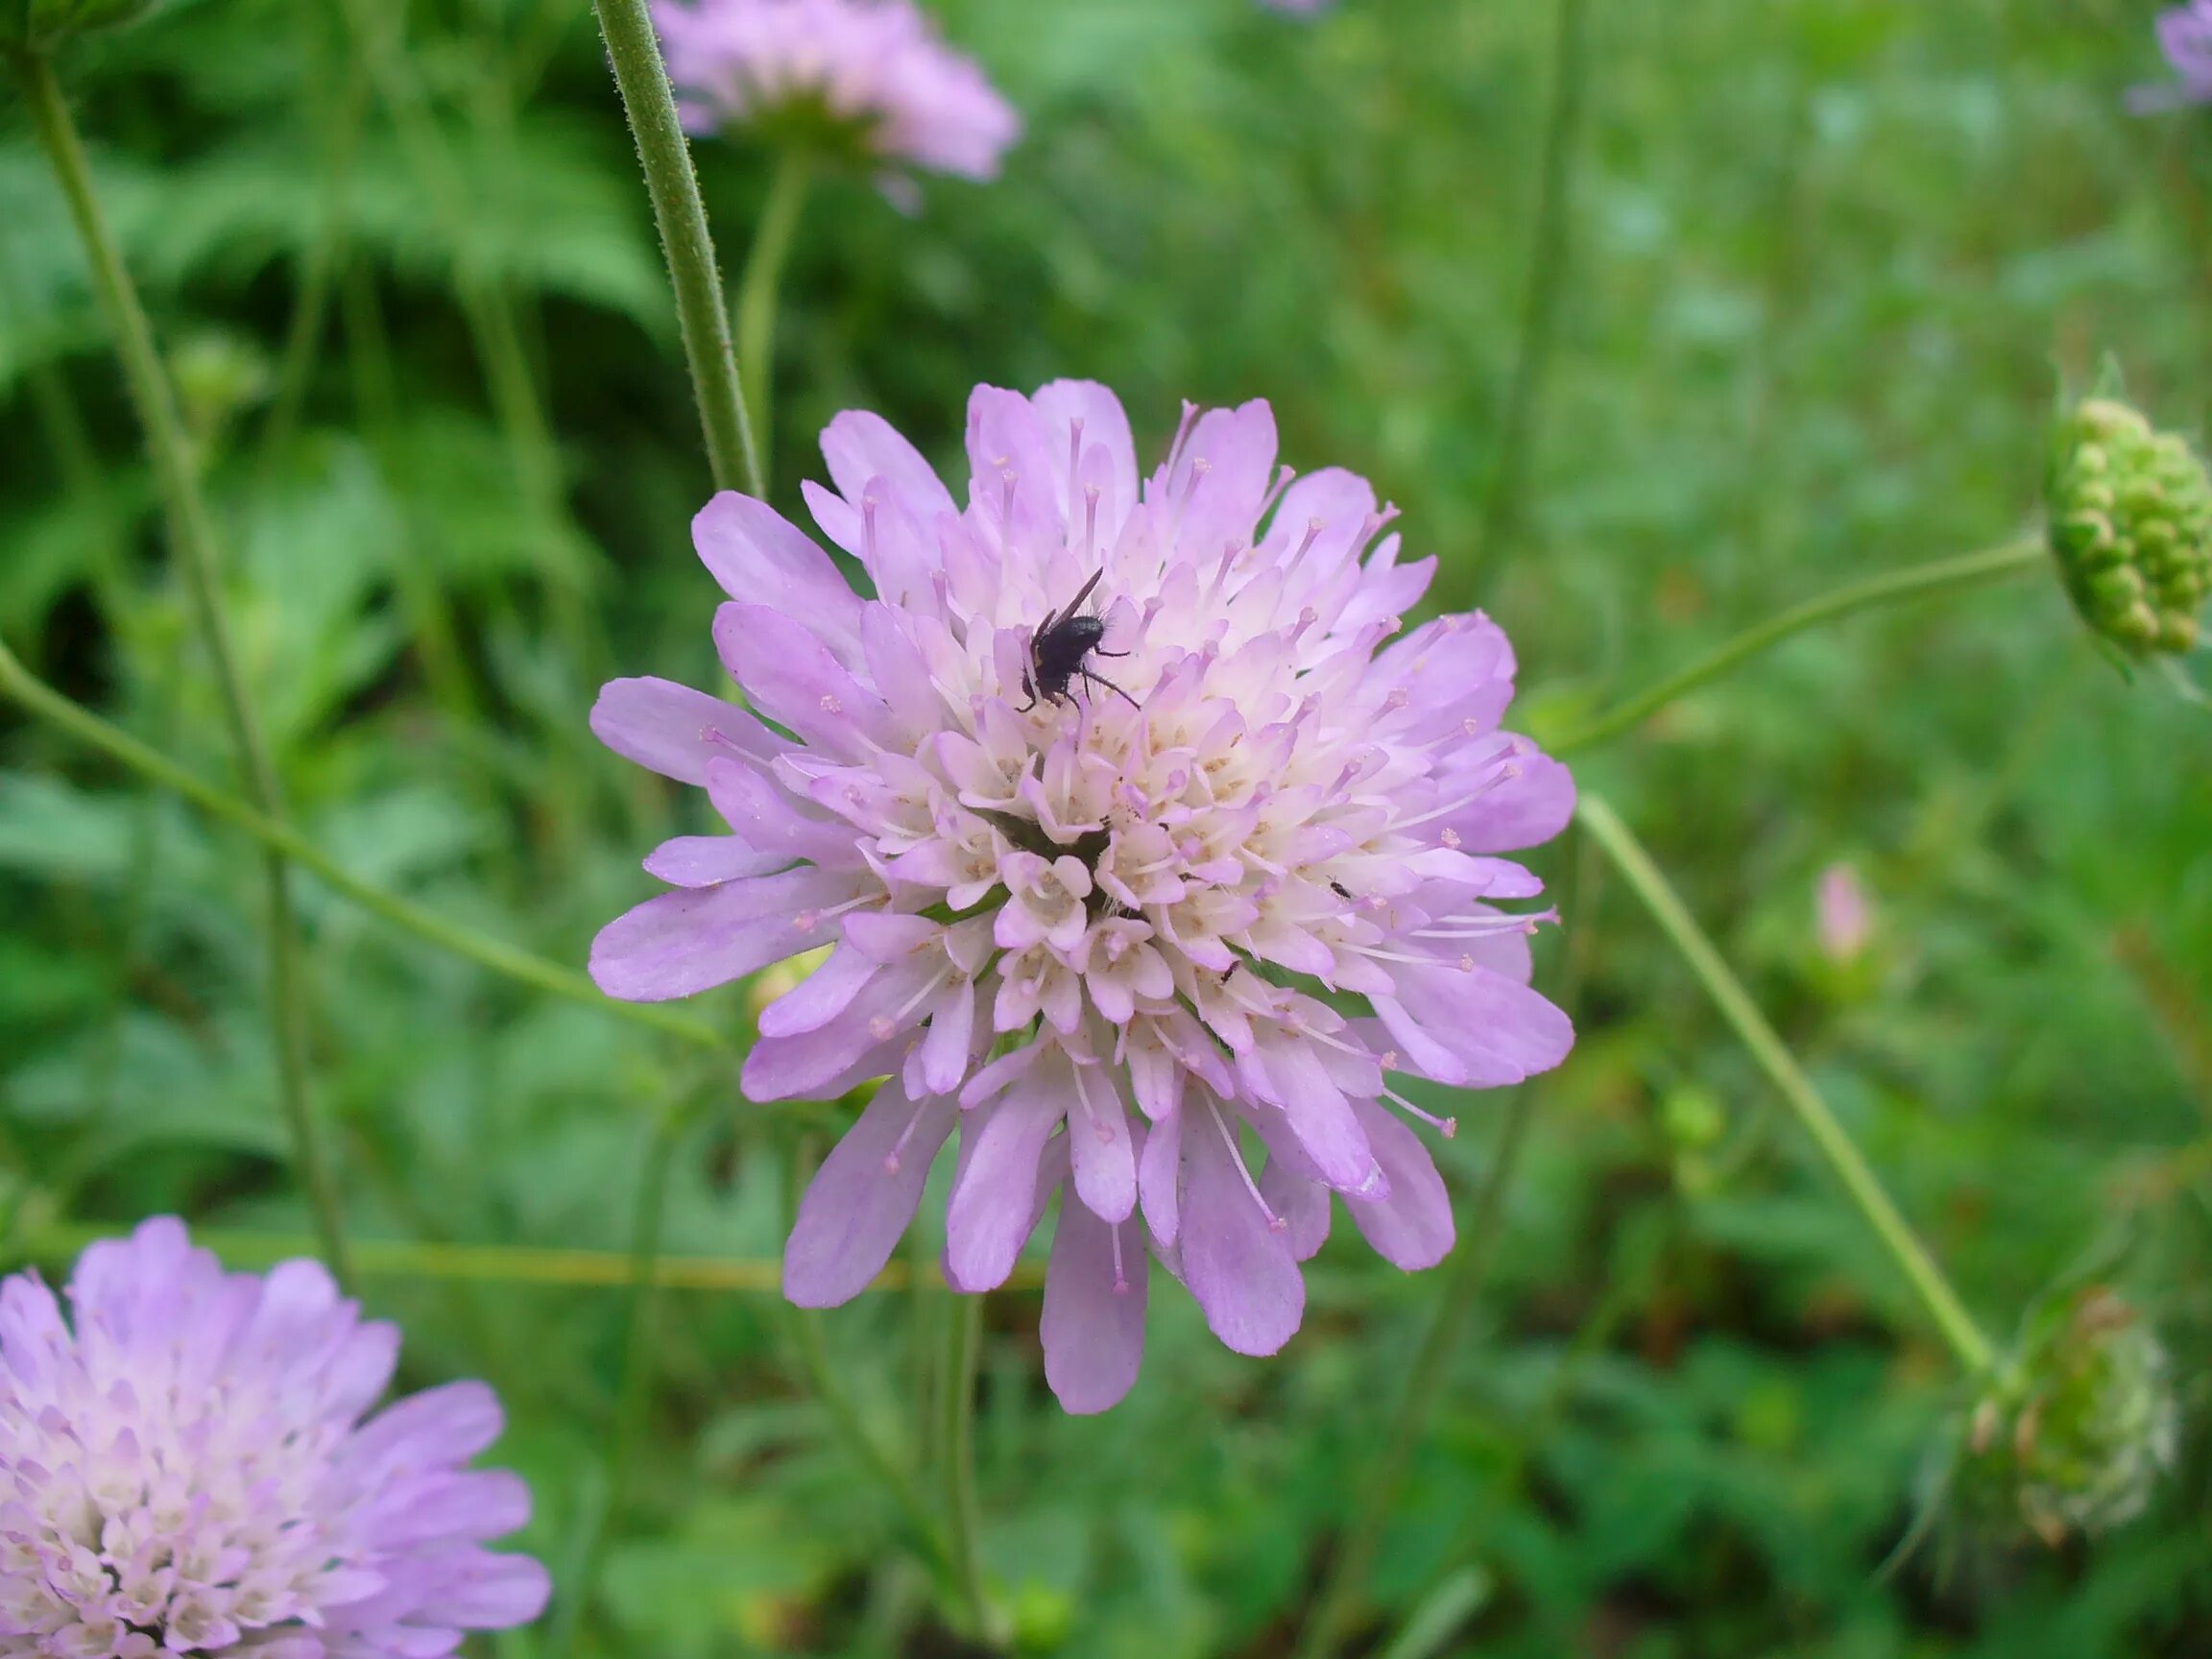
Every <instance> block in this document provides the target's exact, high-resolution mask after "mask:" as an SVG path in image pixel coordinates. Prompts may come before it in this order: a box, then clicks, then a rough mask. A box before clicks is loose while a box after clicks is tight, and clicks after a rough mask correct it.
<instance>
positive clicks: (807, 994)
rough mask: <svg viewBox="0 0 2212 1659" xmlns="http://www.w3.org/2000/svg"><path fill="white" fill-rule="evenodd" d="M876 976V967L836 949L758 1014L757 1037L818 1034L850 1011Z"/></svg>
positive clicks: (853, 953) (878, 966)
mask: <svg viewBox="0 0 2212 1659" xmlns="http://www.w3.org/2000/svg"><path fill="white" fill-rule="evenodd" d="M880 972H882V965H881V964H880V963H878V962H875V961H873V960H871V959H870V958H868V957H867V956H864V955H862V954H861V953H860V952H859V951H857V950H854V949H853V947H852V946H850V945H847V944H840V945H838V947H837V948H836V949H835V950H832V951H830V952H829V960H828V961H826V962H824V963H823V964H822V965H821V966H820V967H819V968H817V969H815V970H814V972H813V973H811V974H807V975H806V977H805V978H804V979H802V980H800V981H799V983H798V984H796V985H794V986H792V987H791V989H790V990H788V991H786V992H784V993H783V995H782V996H781V997H779V998H776V1000H775V1001H773V1002H771V1003H769V1004H768V1006H767V1007H765V1008H763V1009H761V1010H760V1019H759V1031H760V1035H761V1036H763V1037H796V1036H797V1035H798V1034H799V1033H800V1032H802V1031H819V1030H821V1029H822V1027H823V1026H825V1025H827V1024H829V1022H830V1021H832V1020H834V1019H836V1018H837V1016H838V1015H840V1014H842V1013H844V1012H845V1010H846V1009H848V1008H850V1007H851V1006H852V1005H853V999H854V998H855V997H858V996H859V995H860V993H861V992H862V991H863V990H865V989H866V988H867V985H868V981H869V980H871V979H873V978H875V977H876V975H877V974H879V973H880Z"/></svg>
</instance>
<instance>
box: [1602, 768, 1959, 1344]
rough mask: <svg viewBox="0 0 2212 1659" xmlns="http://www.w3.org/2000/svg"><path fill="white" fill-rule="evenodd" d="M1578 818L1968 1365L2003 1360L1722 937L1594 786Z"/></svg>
mask: <svg viewBox="0 0 2212 1659" xmlns="http://www.w3.org/2000/svg"><path fill="white" fill-rule="evenodd" d="M1575 819H1576V821H1577V822H1578V823H1580V824H1581V826H1582V828H1583V829H1586V830H1588V831H1589V833H1590V835H1591V837H1592V838H1593V839H1594V840H1596V841H1597V843H1598V845H1599V848H1600V849H1602V850H1603V852H1604V854H1605V855H1606V856H1607V857H1608V858H1609V859H1610V860H1611V861H1612V863H1613V867H1614V868H1615V869H1616V870H1618V871H1619V872H1620V873H1621V876H1622V878H1623V880H1625V881H1626V882H1627V883H1628V885H1629V887H1630V888H1631V889H1633V890H1634V892H1635V894H1636V897H1637V898H1639V899H1640V900H1642V901H1643V902H1644V906H1645V908H1646V909H1647V910H1649V911H1650V912H1651V916H1652V919H1653V920H1654V921H1656V922H1657V923H1658V924H1659V926H1660V929H1661V930H1662V931H1663V932H1665V933H1666V935H1667V937H1668V939H1669V940H1670V941H1671V943H1672V944H1673V946H1674V948H1675V949H1676V950H1679V951H1680V952H1681V953H1682V957H1683V960H1685V961H1686V962H1688V963H1689V964H1690V970H1691V972H1692V973H1694V974H1696V976H1697V978H1698V981H1699V982H1700V983H1701V984H1703V985H1704V987H1705V990H1706V994H1707V995H1708V996H1710V997H1711V998H1713V1001H1714V1005H1715V1006H1716V1007H1718V1008H1719V1010H1720V1017H1721V1018H1722V1019H1723V1020H1725V1021H1726V1022H1728V1024H1729V1027H1730V1028H1731V1029H1732V1030H1734V1031H1735V1033H1736V1035H1737V1037H1738V1038H1739V1039H1740V1040H1741V1041H1742V1043H1743V1046H1744V1047H1746V1048H1747V1049H1749V1050H1750V1051H1751V1058H1752V1059H1753V1060H1754V1061H1756V1062H1757V1063H1758V1066H1759V1069H1760V1070H1762V1071H1764V1072H1766V1073H1767V1079H1768V1081H1770V1082H1771V1083H1772V1084H1773V1085H1774V1087H1775V1089H1776V1090H1777V1091H1778V1092H1779V1093H1780V1094H1781V1096H1782V1098H1783V1101H1784V1102H1785V1103H1786V1104H1787V1105H1788V1106H1789V1108H1790V1110H1791V1112H1792V1113H1794V1114H1795V1115H1796V1118H1797V1120H1798V1122H1800V1123H1802V1124H1803V1125H1804V1126H1805V1131H1806V1133H1807V1134H1809V1135H1810V1136H1812V1138H1813V1143H1814V1145H1815V1146H1816V1147H1817V1148H1818V1149H1819V1152H1820V1155H1821V1157H1822V1158H1824V1159H1825V1160H1827V1163H1828V1167H1829V1168H1830V1169H1831V1170H1833V1171H1834V1172H1835V1175H1836V1179H1837V1180H1838V1181H1839V1182H1840V1183H1841V1184H1842V1187H1843V1190H1844V1192H1845V1193H1846V1194H1847V1195H1848V1196H1849V1197H1850V1199H1851V1202H1852V1203H1853V1204H1854V1205H1855V1206H1857V1208H1858V1211H1859V1214H1861V1215H1862V1216H1863V1218H1864V1219H1865V1222H1866V1224H1867V1226H1868V1227H1870V1228H1872V1229H1873V1231H1874V1236H1875V1237H1876V1238H1879V1239H1880V1240H1881V1241H1882V1246H1883V1248H1884V1249H1886V1250H1887V1251H1888V1252H1889V1255H1890V1257H1891V1259H1892V1260H1894V1261H1895V1262H1896V1263H1897V1266H1898V1269H1899V1271H1900V1272H1902V1273H1903V1274H1904V1276H1905V1279H1906V1282H1907V1283H1908V1284H1910V1285H1911V1286H1912V1291H1913V1294H1915V1295H1916V1296H1918V1297H1919V1299H1920V1301H1921V1303H1922V1305H1923V1306H1924V1307H1925V1308H1926V1309H1927V1310H1928V1315H1929V1317H1930V1318H1931V1319H1932V1320H1933V1321H1934V1322H1935V1325H1936V1330H1937V1331H1938V1332H1940V1333H1941V1334H1942V1337H1943V1340H1944V1341H1945V1342H1946V1343H1948V1344H1949V1345H1950V1348H1951V1352H1952V1353H1953V1355H1954V1356H1956V1357H1957V1358H1958V1360H1959V1364H1960V1368H1961V1369H1963V1370H1964V1371H1965V1372H1966V1373H1967V1375H1968V1376H1970V1377H1975V1376H1980V1375H1982V1374H1983V1373H1984V1372H1986V1371H1988V1370H1989V1369H1990V1368H1991V1366H1992V1365H1993V1364H1994V1363H1995V1358H1996V1356H1995V1351H1994V1350H1993V1349H1992V1348H1991V1347H1990V1344H1989V1339H1988V1338H1987V1337H1986V1336H1984V1334H1982V1330H1981V1327H1980V1326H1978V1325H1976V1324H1975V1322H1974V1317H1973V1315H1972V1314H1970V1313H1968V1312H1967V1311H1966V1308H1965V1305H1964V1304H1963V1303H1961V1302H1960V1300H1959V1295H1958V1292H1957V1291H1955V1290H1954V1289H1952V1287H1951V1282H1950V1281H1949V1280H1948V1279H1946V1278H1945V1277H1944V1276H1943V1270H1942V1269H1941V1268H1940V1267H1938V1266H1936V1262H1935V1260H1934V1259H1933V1258H1932V1257H1930V1255H1929V1254H1928V1251H1927V1248H1926V1247H1925V1246H1924V1245H1922V1243H1921V1242H1920V1240H1919V1238H1917V1237H1915V1236H1914V1234H1913V1232H1912V1229H1911V1226H1909V1225H1908V1224H1907V1222H1906V1220H1905V1217H1904V1216H1903V1215H1901V1214H1898V1211H1897V1206H1896V1205H1895V1204H1894V1203H1892V1202H1891V1201H1890V1198H1889V1194H1888V1193H1887V1191H1886V1190H1884V1189H1883V1186H1882V1182H1881V1180H1880V1178H1879V1177H1877V1176H1876V1175H1875V1173H1874V1171H1873V1169H1872V1168H1871V1167H1870V1166H1868V1165H1867V1163H1866V1160H1865V1159H1864V1158H1863V1156H1862V1155H1861V1154H1860V1151H1859V1148H1858V1146H1857V1145H1856V1144H1855V1143H1854V1142H1852V1140H1851V1137H1850V1136H1849V1135H1848V1134H1846V1133H1845V1132H1844V1129H1843V1126H1842V1125H1841V1124H1840V1123H1839V1122H1838V1121H1837V1120H1836V1115H1835V1113H1833V1112H1832V1111H1830V1110H1829V1107H1828V1103H1827V1101H1825V1100H1824V1099H1822V1098H1821V1097H1820V1092H1819V1091H1818V1090H1817V1089H1815V1087H1814V1086H1813V1080H1812V1079H1811V1078H1810V1077H1808V1076H1806V1075H1805V1071H1804V1069H1803V1068H1802V1067H1800V1066H1799V1065H1798V1064H1797V1061H1796V1058H1795V1056H1793V1055H1792V1054H1791V1052H1790V1049H1789V1047H1788V1046H1787V1045H1785V1044H1784V1043H1783V1041H1782V1039H1781V1038H1780V1037H1779V1036H1778V1035H1777V1034H1776V1033H1775V1030H1774V1027H1773V1026H1771V1025H1769V1024H1768V1023H1767V1019H1766V1016H1764V1015H1763V1014H1761V1013H1760V1012H1759V1009H1758V1005H1757V1004H1756V1003H1754V1002H1753V1001H1752V1000H1751V996H1750V993H1749V992H1747V991H1745V990H1744V988H1743V982H1742V981H1741V980H1739V979H1738V978H1737V977H1736V975H1735V974H1733V973H1732V972H1731V971H1730V970H1729V967H1728V964H1727V963H1726V962H1725V961H1723V960H1722V959H1721V956H1720V952H1719V950H1716V949H1715V948H1714V946H1713V942H1712V941H1711V940H1710V939H1708V938H1706V936H1705V934H1704V932H1703V931H1702V930H1701V929H1700V928H1699V927H1698V926H1697V924H1696V922H1695V919H1694V918H1693V917H1692V916H1691V914H1690V912H1689V910H1688V909H1687V908H1686V907H1685V906H1684V904H1683V902H1682V901H1681V899H1680V898H1679V897H1678V896H1677V895H1676V894H1675V892H1674V889H1673V888H1672V887H1671V886H1670V885H1669V884H1668V881H1667V878H1666V877H1665V876H1663V875H1662V874H1660V871H1659V867H1658V866H1657V865H1656V864H1654V863H1653V862H1652V861H1651V856H1650V854H1648V853H1647V852H1646V851H1645V849H1644V846H1643V844H1642V843H1641V842H1639V841H1638V840H1637V839H1636V837H1635V835H1634V833H1633V832H1632V831H1630V829H1628V826H1627V825H1625V824H1624V823H1623V822H1622V821H1621V818H1620V815H1619V814H1618V813H1616V812H1615V811H1614V810H1613V808H1612V807H1611V806H1610V805H1608V804H1607V803H1606V802H1605V801H1604V799H1603V798H1602V797H1600V796H1598V795H1595V794H1592V793H1591V792H1590V791H1588V790H1584V791H1583V793H1582V799H1581V802H1580V805H1577V806H1576V807H1575Z"/></svg>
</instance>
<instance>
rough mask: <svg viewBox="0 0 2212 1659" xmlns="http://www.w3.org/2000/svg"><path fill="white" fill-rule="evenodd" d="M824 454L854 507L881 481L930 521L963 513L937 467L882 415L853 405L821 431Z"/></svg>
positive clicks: (834, 479)
mask: <svg viewBox="0 0 2212 1659" xmlns="http://www.w3.org/2000/svg"><path fill="white" fill-rule="evenodd" d="M822 458H823V459H824V460H825V461H827V462H829V478H830V481H831V482H832V483H834V484H835V485H836V486H837V493H839V494H841V495H843V496H844V497H845V499H846V500H848V501H850V502H851V503H852V504H853V505H854V507H855V508H858V507H859V506H860V504H861V499H862V496H863V495H864V494H865V493H866V492H867V490H868V486H869V485H870V484H871V483H873V482H875V481H876V480H878V479H881V480H882V481H883V483H884V484H885V485H886V486H887V487H888V489H889V491H890V492H892V493H896V494H897V496H898V497H899V499H900V500H901V502H902V504H903V505H904V506H905V508H906V510H907V511H908V512H909V513H912V514H913V515H914V516H915V517H917V518H920V519H922V520H923V521H924V522H925V523H926V522H928V521H929V520H931V519H933V518H935V517H937V516H938V515H939V514H950V513H957V512H958V511H959V509H958V508H956V507H955V506H954V505H953V503H952V495H951V493H950V491H948V490H947V489H946V488H945V486H944V484H943V482H942V481H940V480H939V478H938V476H937V472H936V469H934V468H932V467H931V466H930V465H929V463H928V462H926V461H925V460H923V459H922V452H921V451H920V450H918V449H916V448H915V447H914V445H911V444H909V443H907V442H906V440H905V439H904V438H902V437H901V436H900V435H899V433H898V431H897V430H896V429H894V428H893V426H892V425H891V423H890V422H889V421H886V420H884V419H883V417H882V416H880V415H872V414H870V413H868V412H867V411H866V410H864V409H848V410H847V411H846V412H845V413H844V414H842V415H840V416H838V417H837V418H836V419H835V420H833V421H830V422H829V426H828V427H827V428H826V429H825V430H824V431H823V433H822ZM824 528H825V529H827V528H828V526H824ZM870 574H874V572H873V571H871V572H870Z"/></svg>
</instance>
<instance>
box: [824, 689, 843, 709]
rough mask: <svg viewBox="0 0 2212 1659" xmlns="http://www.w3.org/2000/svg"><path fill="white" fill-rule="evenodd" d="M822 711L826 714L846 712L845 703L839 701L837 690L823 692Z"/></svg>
mask: <svg viewBox="0 0 2212 1659" xmlns="http://www.w3.org/2000/svg"><path fill="white" fill-rule="evenodd" d="M822 712H823V713H825V714H842V713H844V712H845V705H844V704H842V703H840V702H838V701H837V695H836V693H835V692H833V691H825V692H823V693H822Z"/></svg>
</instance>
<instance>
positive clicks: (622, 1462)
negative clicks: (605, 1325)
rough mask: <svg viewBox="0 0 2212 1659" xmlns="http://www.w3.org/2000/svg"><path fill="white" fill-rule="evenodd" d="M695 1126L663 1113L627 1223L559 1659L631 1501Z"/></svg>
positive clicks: (559, 1624)
mask: <svg viewBox="0 0 2212 1659" xmlns="http://www.w3.org/2000/svg"><path fill="white" fill-rule="evenodd" d="M692 1121H693V1115H692V1113H691V1112H690V1111H689V1110H688V1109H687V1108H686V1105H685V1102H684V1101H682V1100H672V1101H669V1102H668V1103H666V1104H665V1105H664V1106H663V1107H662V1108H661V1115H660V1118H659V1120H658V1121H657V1122H656V1123H655V1124H654V1125H653V1133H652V1138H651V1139H650V1140H649V1141H648V1142H646V1146H645V1160H644V1164H643V1166H642V1167H641V1168H640V1170H639V1173H638V1177H637V1199H636V1201H635V1202H634V1204H633V1205H632V1208H631V1216H630V1262H629V1267H630V1272H629V1283H628V1284H627V1285H626V1286H624V1288H623V1308H622V1370H621V1377H620V1381H619V1382H618V1383H616V1385H615V1397H614V1445H613V1451H612V1452H611V1453H610V1454H609V1455H608V1459H607V1478H606V1480H605V1482H604V1483H603V1484H602V1485H601V1486H600V1487H599V1489H598V1492H597V1494H596V1496H597V1498H598V1503H596V1504H595V1505H594V1506H593V1516H594V1519H593V1520H592V1522H591V1523H590V1524H589V1527H587V1529H586V1539H585V1543H584V1546H583V1548H582V1549H581V1551H579V1556H578V1560H577V1564H576V1567H575V1570H574V1571H573V1572H572V1573H571V1574H570V1575H569V1576H568V1577H567V1578H566V1579H565V1581H564V1586H563V1588H564V1591H565V1594H564V1596H563V1598H562V1602H561V1607H560V1609H559V1611H558V1612H557V1613H556V1614H555V1616H554V1619H553V1622H552V1628H551V1632H550V1634H549V1635H548V1637H547V1639H546V1647H547V1649H548V1650H549V1651H550V1652H551V1653H552V1654H553V1655H554V1656H555V1659H566V1655H568V1654H569V1653H572V1652H573V1651H575V1647H576V1638H577V1634H578V1633H579V1631H581V1630H582V1628H583V1624H584V1615H585V1613H586V1612H587V1611H588V1610H589V1606H590V1601H591V1594H592V1588H593V1586H594V1585H595V1584H596V1583H597V1581H598V1577H599V1568H600V1565H601V1563H602V1562H603V1561H604V1559H605V1557H606V1545H607V1537H608V1526H609V1523H610V1522H611V1521H612V1520H613V1518H614V1517H616V1516H618V1515H619V1514H620V1513H621V1512H622V1505H623V1503H625V1502H626V1501H627V1499H628V1498H629V1495H630V1481H631V1478H632V1477H631V1468H632V1465H633V1464H635V1463H636V1461H637V1448H638V1446H639V1444H640V1443H641V1442H642V1440H643V1438H644V1431H645V1412H646V1404H647V1402H648V1401H649V1400H650V1399H651V1398H652V1394H653V1371H654V1360H655V1358H656V1354H655V1348H656V1346H657V1343H658V1339H659V1335H660V1308H661V1298H660V1292H661V1284H660V1281H659V1277H658V1275H659V1269H660V1262H661V1238H662V1234H663V1231H664V1229H663V1217H664V1214H665V1212H666V1210H667V1200H668V1176H669V1172H670V1170H671V1169H672V1168H673V1167H674V1166H675V1162H676V1148H677V1146H678V1145H679V1144H680V1143H681V1142H682V1141H683V1139H684V1136H685V1132H686V1131H687V1130H689V1128H690V1127H691V1123H692Z"/></svg>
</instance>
